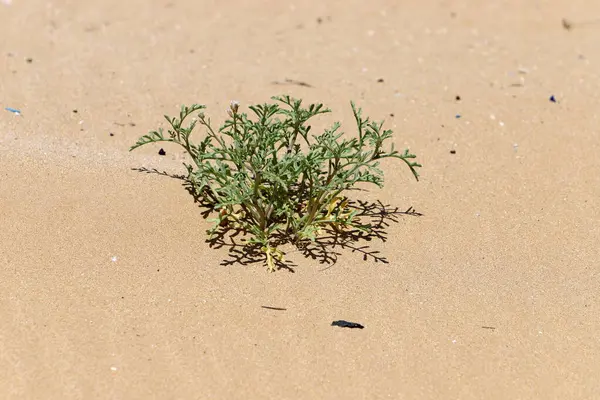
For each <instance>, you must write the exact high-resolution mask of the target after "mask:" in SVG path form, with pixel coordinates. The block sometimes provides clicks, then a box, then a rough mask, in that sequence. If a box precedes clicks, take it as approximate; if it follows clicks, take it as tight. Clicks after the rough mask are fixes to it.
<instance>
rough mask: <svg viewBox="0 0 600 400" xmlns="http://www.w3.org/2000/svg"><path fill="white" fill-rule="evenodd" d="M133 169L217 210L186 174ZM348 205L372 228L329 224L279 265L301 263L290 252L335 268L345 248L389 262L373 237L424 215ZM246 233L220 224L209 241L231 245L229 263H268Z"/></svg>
mask: <svg viewBox="0 0 600 400" xmlns="http://www.w3.org/2000/svg"><path fill="white" fill-rule="evenodd" d="M133 170H135V171H139V172H144V173H149V174H158V175H162V176H167V177H170V178H174V179H179V180H181V181H183V186H184V188H185V189H186V190H187V191H188V193H190V195H192V196H193V198H194V202H195V203H197V204H198V206H199V207H200V208H201V209H202V212H201V215H202V217H203V218H205V219H207V218H208V217H209V216H210V214H211V213H212V212H214V209H213V208H212V206H211V205H210V204H207V203H205V202H204V201H203V200H202V198H201V197H199V196H198V194H197V193H196V191H195V190H194V187H193V186H192V184H191V183H190V182H189V181H188V179H187V177H186V176H184V175H175V174H170V173H168V172H165V171H162V172H161V171H158V170H157V169H148V168H133ZM348 207H349V208H351V209H354V210H355V211H356V212H357V214H356V216H357V217H358V218H359V219H360V220H361V221H362V223H364V224H370V225H371V230H370V231H369V232H363V231H359V230H354V231H339V230H335V229H333V228H328V227H325V228H323V229H322V232H323V233H322V234H321V235H320V236H319V237H318V238H317V239H316V240H315V241H308V240H307V241H303V242H301V243H299V244H298V245H297V246H295V247H296V249H295V250H292V251H288V252H287V253H286V259H285V261H278V262H277V267H278V268H279V269H285V270H287V271H289V272H294V270H295V268H296V267H297V266H298V265H297V264H296V263H294V262H293V261H291V260H290V259H289V257H288V256H289V255H292V254H295V253H300V254H302V255H303V256H304V257H307V258H311V259H313V260H317V261H318V262H319V263H320V264H324V265H326V268H324V269H323V270H325V269H328V268H331V267H332V266H333V265H334V264H335V263H336V262H337V260H338V257H339V256H340V255H341V251H351V252H352V253H358V254H360V255H361V256H362V259H363V260H364V261H367V260H369V259H371V260H374V261H375V262H381V263H384V264H388V263H389V261H388V260H387V258H386V257H385V256H384V255H382V254H381V252H380V251H378V250H372V249H370V248H369V245H368V244H366V243H368V242H371V241H373V240H379V241H382V242H386V241H387V231H386V229H387V228H388V227H389V226H390V225H391V224H392V223H398V222H399V219H400V218H401V217H403V216H414V217H420V216H422V215H423V214H421V213H419V212H417V211H416V210H414V209H413V207H409V208H408V209H407V210H406V211H400V209H399V208H398V207H392V206H390V205H389V204H383V203H382V202H381V201H377V202H366V201H362V200H352V201H350V202H349V205H348ZM246 236H247V235H246V233H245V232H244V231H242V230H240V229H233V228H229V227H219V229H218V230H217V231H216V232H215V233H214V234H213V236H212V238H208V239H207V240H206V241H207V242H208V243H209V245H210V247H211V248H215V249H221V248H228V257H227V258H226V259H225V260H223V261H222V262H221V265H225V266H228V265H234V264H241V265H249V264H255V263H264V262H265V255H264V253H263V252H262V251H261V249H260V246H258V245H256V244H248V243H245V240H244V239H245V237H246ZM288 243H290V240H289V237H288V236H286V235H284V234H283V233H280V234H278V235H275V237H274V240H273V245H274V247H280V246H282V245H284V244H288Z"/></svg>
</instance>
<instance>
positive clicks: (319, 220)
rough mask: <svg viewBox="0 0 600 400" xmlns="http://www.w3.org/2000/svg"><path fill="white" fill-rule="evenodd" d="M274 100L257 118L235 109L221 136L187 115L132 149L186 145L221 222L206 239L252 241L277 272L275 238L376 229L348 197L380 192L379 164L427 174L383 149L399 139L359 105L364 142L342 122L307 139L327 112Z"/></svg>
mask: <svg viewBox="0 0 600 400" xmlns="http://www.w3.org/2000/svg"><path fill="white" fill-rule="evenodd" d="M273 100H275V101H276V103H274V104H261V105H253V106H250V107H249V109H250V111H251V114H250V115H247V114H246V113H242V112H240V110H239V104H238V103H237V102H232V103H231V105H230V108H229V110H228V114H229V119H227V120H226V121H225V123H224V124H223V126H222V127H221V128H220V129H218V130H215V129H214V128H213V127H212V125H211V122H210V119H209V118H207V117H206V115H205V114H204V112H203V110H204V109H205V108H206V107H205V106H203V105H197V104H195V105H192V106H191V107H185V106H183V107H182V108H181V111H180V113H179V117H178V118H176V117H173V118H171V117H169V116H165V118H166V120H167V121H168V123H169V125H170V127H169V129H168V130H167V132H166V134H165V132H164V131H163V129H159V130H158V131H152V132H150V133H149V134H147V135H145V136H143V137H141V138H140V139H139V140H138V142H137V143H136V144H135V145H133V146H132V147H131V149H130V150H133V149H135V148H137V147H140V146H142V145H145V144H148V143H155V142H174V143H177V144H179V145H181V146H182V147H183V148H184V149H185V150H186V152H187V153H188V154H189V156H190V157H191V160H192V161H193V164H184V165H185V167H186V169H187V172H188V177H187V181H188V183H189V184H190V185H191V187H192V190H193V193H194V194H195V196H196V197H197V198H199V199H201V200H202V201H203V202H204V203H205V204H208V205H210V206H211V207H212V208H213V209H214V210H215V211H216V212H217V215H218V217H217V219H216V220H215V221H214V222H215V224H214V227H213V228H212V229H210V230H209V231H208V234H210V235H213V234H214V233H215V232H216V231H217V230H218V229H220V228H222V227H228V228H234V229H240V230H242V231H244V232H245V233H248V234H249V236H250V239H249V240H248V241H247V243H248V244H255V245H258V246H259V247H260V249H261V251H262V252H263V253H264V256H265V258H266V264H267V266H268V269H269V270H270V271H273V270H275V269H276V265H277V263H278V262H280V261H282V259H283V253H282V252H281V250H279V249H278V248H277V245H275V244H274V243H273V237H274V236H275V235H278V236H279V237H281V235H283V236H284V237H286V238H287V239H288V240H289V242H292V243H294V244H296V245H298V244H299V243H301V242H302V241H305V240H315V239H316V238H317V236H318V235H319V233H320V231H321V230H322V229H324V228H333V229H335V230H338V231H339V230H363V231H368V230H369V229H370V228H371V227H370V225H365V224H361V223H360V221H359V220H358V218H357V217H356V210H353V209H352V208H351V207H349V206H348V199H347V198H346V197H345V196H344V195H343V194H344V192H345V191H347V190H349V189H352V188H354V187H355V186H356V185H357V184H359V183H362V182H367V183H372V184H375V185H377V186H379V187H382V186H383V172H382V171H381V170H380V169H379V168H378V166H379V162H380V160H382V159H384V158H396V159H399V160H402V161H403V162H404V163H405V164H406V165H407V166H408V168H410V171H411V172H412V173H413V175H414V176H415V178H416V179H418V173H417V171H416V168H417V167H420V166H421V165H420V164H418V163H416V162H414V161H413V159H414V158H415V157H416V156H415V155H414V154H411V153H410V152H409V151H408V150H405V151H404V152H403V153H399V152H398V151H396V150H394V146H393V145H392V146H391V147H390V148H389V149H387V150H386V149H385V148H384V144H385V143H386V141H387V140H388V139H390V137H391V136H392V131H391V130H384V129H383V128H382V126H383V122H373V121H370V120H369V118H363V117H362V115H361V110H360V109H357V108H356V106H355V105H354V103H351V105H352V110H353V113H354V118H355V119H356V124H357V127H358V136H357V137H353V138H343V136H344V135H343V133H342V132H341V131H340V124H339V123H335V124H334V125H333V126H332V127H331V128H329V129H327V130H325V131H324V132H323V133H321V134H319V135H310V134H309V133H310V130H311V126H310V125H308V124H307V123H308V121H309V120H310V119H311V118H312V117H314V116H317V115H319V114H323V113H327V112H330V110H328V109H326V108H324V107H323V105H322V104H311V105H309V106H308V107H307V108H303V107H302V101H301V100H295V99H293V98H290V97H289V96H282V97H273ZM194 113H197V114H196V117H195V118H193V119H192V120H191V123H189V125H184V122H185V121H186V119H187V118H188V117H189V116H190V115H192V114H194ZM198 124H199V125H202V126H203V127H204V128H205V129H206V135H205V137H204V138H203V139H202V140H201V141H200V142H197V143H193V142H192V141H191V140H190V135H191V133H192V131H193V129H194V127H196V126H197V125H198Z"/></svg>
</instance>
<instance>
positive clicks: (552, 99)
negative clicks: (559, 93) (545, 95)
mask: <svg viewBox="0 0 600 400" xmlns="http://www.w3.org/2000/svg"><path fill="white" fill-rule="evenodd" d="M550 101H551V102H553V103H556V97H554V95H552V96H550Z"/></svg>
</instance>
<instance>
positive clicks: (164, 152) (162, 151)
mask: <svg viewBox="0 0 600 400" xmlns="http://www.w3.org/2000/svg"><path fill="white" fill-rule="evenodd" d="M158 155H159V156H166V155H167V152H166V151H165V150H164V149H160V150H159V151H158Z"/></svg>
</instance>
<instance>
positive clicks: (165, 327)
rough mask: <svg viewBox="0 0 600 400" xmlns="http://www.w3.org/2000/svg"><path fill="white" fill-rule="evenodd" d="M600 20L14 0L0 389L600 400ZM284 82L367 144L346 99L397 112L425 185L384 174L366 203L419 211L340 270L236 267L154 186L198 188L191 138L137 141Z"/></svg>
mask: <svg viewBox="0 0 600 400" xmlns="http://www.w3.org/2000/svg"><path fill="white" fill-rule="evenodd" d="M563 18H566V19H567V20H568V21H569V24H568V27H569V28H570V29H565V27H564V26H563V24H562V23H561V21H562V19H563ZM598 18H600V2H597V1H589V0H588V1H584V0H573V1H569V2H565V1H559V0H544V1H529V2H525V1H517V0H506V1H465V0H457V1H413V0H410V1H403V2H400V1H383V0H373V1H369V2H364V1H354V0H351V1H323V2H317V1H305V2H302V1H296V2H287V1H233V2H223V1H199V2H196V1H191V0H186V1H184V0H182V1H177V0H172V1H168V0H164V1H158V0H157V1H142V0H130V1H122V0H121V1H114V0H105V1H74V0H52V1H39V0H13V1H12V2H9V1H3V2H1V3H0V43H1V45H0V49H1V54H0V58H1V60H2V62H0V74H1V79H0V89H1V90H0V105H1V109H0V167H1V172H0V179H1V184H0V222H1V229H0V255H1V259H2V268H1V269H0V317H1V320H2V323H1V324H0V365H2V367H1V368H0V398H2V399H384V398H385V399H594V398H600V378H599V377H600V336H599V333H598V332H599V331H600V301H599V293H600V272H599V271H600V269H599V268H600V265H599V264H600V263H599V261H600V257H599V254H600V252H599V249H598V244H599V241H600V229H599V228H598V224H599V217H600V208H599V204H600V202H599V197H600V174H599V171H600V157H599V156H598V154H600V133H599V129H600V124H599V122H600V121H599V117H598V112H599V110H600V80H599V73H600V41H599V40H598V38H599V37H600V36H599V35H600V22H598V21H597V19H598ZM298 82H304V83H306V84H307V85H298V84H297V83H298ZM279 94H290V95H292V96H295V97H299V98H303V99H304V100H305V101H306V102H316V101H318V102H323V103H325V104H326V105H327V106H328V107H330V108H332V110H333V113H332V115H331V118H333V119H335V120H340V121H341V122H342V124H343V125H344V127H345V130H347V131H348V132H351V131H352V130H353V128H354V126H353V125H352V123H353V121H352V119H351V112H350V105H349V102H350V101H351V100H354V101H356V103H357V104H358V105H359V106H361V107H362V108H363V109H364V113H365V115H368V116H370V117H372V118H374V119H385V120H386V126H387V127H388V128H390V129H393V130H394V132H395V133H394V142H395V144H396V145H397V147H399V148H401V149H404V148H410V150H411V151H412V152H414V153H416V154H417V156H418V160H419V161H420V162H421V163H422V164H423V168H422V169H421V180H420V181H419V182H417V181H415V180H414V179H413V178H412V177H411V175H410V172H409V171H408V169H406V168H404V167H403V166H399V164H396V163H394V162H387V161H386V162H385V163H384V165H383V169H384V171H385V173H386V186H385V188H384V189H378V188H376V187H373V188H371V189H370V190H369V191H368V192H362V193H361V194H360V198H362V199H364V200H366V201H371V202H376V201H381V203H382V204H385V205H389V207H391V208H392V209H394V208H396V207H397V208H398V209H399V210H407V209H409V208H410V207H413V209H414V210H416V211H417V212H418V213H420V214H421V215H420V216H417V215H403V214H398V215H396V218H395V222H394V221H388V222H389V226H387V227H385V231H386V240H385V241H382V240H372V241H370V242H360V243H356V244H355V245H356V246H355V247H356V248H360V249H361V250H355V251H353V249H352V248H350V247H346V248H335V249H330V251H331V254H332V256H333V257H334V258H336V260H335V262H334V263H329V264H327V263H322V262H321V261H322V260H321V259H319V258H317V259H312V258H310V257H305V256H303V255H302V254H299V253H298V252H296V253H294V252H291V253H289V254H288V255H287V257H288V259H289V260H290V261H291V262H293V266H294V267H293V273H291V272H290V271H288V270H279V271H277V272H275V273H267V272H266V269H265V267H264V265H263V264H262V263H260V262H259V263H254V264H248V263H244V264H242V263H239V262H233V263H227V262H226V261H227V260H230V259H231V257H230V255H229V254H230V253H229V250H230V249H229V248H227V246H225V247H223V248H220V249H216V248H211V247H210V246H209V244H208V243H206V241H205V240H206V234H205V231H206V229H207V228H209V226H210V222H208V221H207V220H205V219H204V218H202V216H201V209H200V208H199V207H198V206H197V204H194V202H193V199H192V198H191V196H190V195H189V194H188V193H187V192H186V191H185V190H184V188H183V187H182V185H181V181H179V180H177V179H173V178H171V177H169V176H164V175H161V174H153V173H144V172H140V169H143V168H148V169H153V168H156V169H157V170H158V171H166V172H167V173H169V174H181V173H184V168H183V166H182V161H185V159H184V157H183V154H182V153H181V152H180V150H179V149H177V148H176V147H174V146H166V145H165V146H162V147H163V148H164V150H165V151H166V155H165V156H160V155H158V150H159V149H160V148H161V146H147V147H144V148H142V149H140V150H137V151H135V152H129V151H128V150H129V146H131V145H132V144H133V143H135V141H136V140H137V139H138V138H139V137H140V136H141V135H143V134H145V133H147V131H148V130H150V129H155V128H157V127H159V126H164V121H163V118H162V116H163V115H164V114H168V115H175V114H176V113H178V111H179V107H180V106H181V105H182V104H192V103H201V104H206V105H207V106H208V110H207V114H208V115H210V116H211V117H212V118H213V119H214V120H215V121H221V120H223V119H224V118H225V110H226V107H227V105H228V104H229V102H230V101H231V100H238V101H239V102H240V103H241V107H242V109H243V110H246V108H245V107H247V106H248V105H249V104H253V103H262V102H265V101H269V99H270V97H271V96H273V95H279ZM552 96H553V97H552ZM5 108H12V109H16V110H19V111H20V114H19V115H17V114H15V113H14V112H11V111H9V110H5ZM327 121H329V120H327ZM323 126H325V120H323ZM197 135H200V136H201V135H202V132H201V131H199V132H198V133H197ZM365 246H366V247H365ZM361 251H362V252H361ZM365 252H366V253H368V254H366V260H364V256H365V254H364V253H365ZM372 255H376V256H377V257H380V258H382V259H385V261H387V263H385V262H382V260H377V259H375V258H374V257H372ZM264 307H275V308H282V309H285V310H273V309H268V308H264ZM338 319H344V320H349V321H354V322H358V323H361V324H362V325H364V327H365V328H364V329H348V328H340V327H335V326H331V322H332V321H334V320H338Z"/></svg>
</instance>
